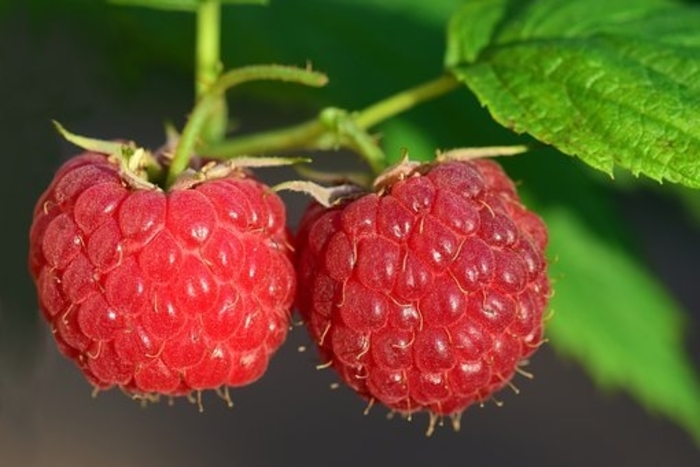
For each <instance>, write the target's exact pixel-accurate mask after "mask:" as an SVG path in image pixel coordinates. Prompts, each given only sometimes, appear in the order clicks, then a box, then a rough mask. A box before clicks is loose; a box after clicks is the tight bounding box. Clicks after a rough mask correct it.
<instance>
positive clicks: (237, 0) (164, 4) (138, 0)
mask: <svg viewBox="0 0 700 467" xmlns="http://www.w3.org/2000/svg"><path fill="white" fill-rule="evenodd" d="M107 1H108V2H109V3H113V4H115V5H125V6H139V7H147V8H153V9H156V10H174V11H197V9H198V8H199V6H200V5H201V4H202V3H204V2H205V1H206V0H107ZM219 3H221V4H252V5H267V4H268V0H219Z"/></svg>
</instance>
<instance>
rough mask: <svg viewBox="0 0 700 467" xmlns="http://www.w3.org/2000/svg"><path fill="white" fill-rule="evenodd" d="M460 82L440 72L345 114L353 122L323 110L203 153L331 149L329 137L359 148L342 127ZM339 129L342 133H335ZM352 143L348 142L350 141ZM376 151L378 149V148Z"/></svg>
mask: <svg viewBox="0 0 700 467" xmlns="http://www.w3.org/2000/svg"><path fill="white" fill-rule="evenodd" d="M458 86H459V82H458V81H457V80H456V79H455V78H454V77H453V76H452V75H445V76H441V77H439V78H437V79H434V80H432V81H429V82H427V83H424V84H421V85H419V86H416V87H413V88H410V89H407V90H405V91H402V92H399V93H397V94H394V95H393V96H390V97H387V98H386V99H382V100H381V101H379V102H377V103H375V104H373V105H370V106H369V107H366V108H365V109H363V110H361V111H359V112H356V113H353V114H347V112H345V114H346V115H347V117H346V118H348V119H349V120H351V121H352V123H353V125H351V126H348V125H328V121H327V119H326V118H324V116H325V115H326V113H325V111H322V112H321V113H320V114H319V117H317V118H316V119H314V120H310V121H308V122H305V123H302V124H299V125H295V126H292V127H287V128H282V129H279V130H272V131H266V132H262V133H256V134H252V135H249V136H242V137H238V138H233V139H230V140H226V141H222V142H220V143H214V144H211V145H209V146H207V147H205V148H204V149H203V151H202V154H203V155H205V156H207V157H212V158H216V159H228V158H231V157H235V156H239V155H241V154H247V155H253V154H259V153H262V152H273V151H283V150H299V149H330V146H332V145H331V144H329V141H334V142H338V141H341V142H343V141H345V144H344V145H345V146H346V147H347V146H351V147H353V149H356V147H355V146H356V143H357V139H356V138H355V137H351V138H349V139H348V138H338V137H337V136H352V135H345V134H343V128H355V129H361V130H367V129H368V128H370V127H372V126H375V125H377V124H378V123H381V122H383V121H385V120H387V119H389V118H390V117H393V116H395V115H397V114H400V113H401V112H404V111H406V110H408V109H410V108H412V107H414V106H416V105H418V104H420V103H422V102H425V101H428V100H431V99H434V98H436V97H438V96H440V95H442V94H446V93H448V92H449V91H452V90H453V89H455V88H457V87H458ZM338 129H340V132H341V134H340V135H337V134H335V133H336V132H337V131H338ZM348 143H349V144H348ZM364 152H365V153H364V154H363V157H365V159H366V160H367V162H368V163H369V165H370V166H371V167H372V168H373V169H374V170H375V171H377V170H379V168H380V166H381V165H383V163H384V161H378V160H376V157H374V156H370V157H368V155H367V153H366V151H364ZM375 152H376V151H375Z"/></svg>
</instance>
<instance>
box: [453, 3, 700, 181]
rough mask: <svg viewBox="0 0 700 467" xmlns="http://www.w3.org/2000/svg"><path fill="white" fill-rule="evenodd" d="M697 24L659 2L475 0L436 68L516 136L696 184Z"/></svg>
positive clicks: (602, 164) (696, 18) (699, 129)
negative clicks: (443, 61) (524, 135)
mask: <svg viewBox="0 0 700 467" xmlns="http://www.w3.org/2000/svg"><path fill="white" fill-rule="evenodd" d="M699 22H700V9H698V8H695V7H691V6H688V5H684V4H679V3H677V2H671V1H664V0H645V1H639V0H637V1H634V0H624V1H614V2H612V1H609V0H573V1H572V0H530V1H522V0H512V1H509V0H480V1H477V2H470V3H468V4H467V5H465V6H464V7H463V8H462V9H461V10H460V11H459V12H458V13H457V14H456V15H455V16H454V18H453V20H452V23H451V25H450V28H449V42H448V51H447V54H446V63H447V65H448V67H450V68H451V69H452V70H453V71H454V72H455V73H456V75H457V76H458V77H459V78H460V79H461V80H463V81H464V83H465V84H466V85H467V86H468V87H469V88H470V89H471V90H472V91H473V92H474V93H475V94H476V95H477V96H478V98H479V100H480V101H481V102H482V103H483V104H484V105H486V106H488V108H489V110H490V111H491V114H492V115H493V117H494V118H495V119H496V120H497V121H498V122H499V123H501V124H502V125H504V126H506V127H508V128H510V129H512V130H514V131H516V132H518V133H520V132H527V133H530V134H531V135H533V136H535V137H536V138H537V139H539V140H541V141H544V142H546V143H550V144H553V145H554V146H556V147H557V148H558V149H560V150H561V151H563V152H565V153H568V154H572V155H576V156H578V157H580V158H581V159H583V160H584V161H585V162H586V163H588V164H590V165H591V166H593V167H595V168H597V169H599V170H603V171H605V172H607V173H609V174H611V175H612V174H613V169H614V167H615V166H620V167H623V168H626V169H628V170H630V171H631V172H632V173H633V174H635V175H639V174H643V175H646V176H648V177H650V178H653V179H656V180H659V181H661V180H669V181H671V182H676V183H682V184H684V185H687V186H689V187H693V188H698V187H700V166H699V165H698V164H697V158H698V156H699V155H700V152H699V151H700V150H699V149H698V148H700V125H699V124H698V123H700V120H699V119H698V114H697V108H698V106H699V105H700V82H698V80H697V79H696V76H697V73H698V72H699V71H700V29H698V28H697V24H699Z"/></svg>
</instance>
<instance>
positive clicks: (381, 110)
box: [355, 75, 459, 129]
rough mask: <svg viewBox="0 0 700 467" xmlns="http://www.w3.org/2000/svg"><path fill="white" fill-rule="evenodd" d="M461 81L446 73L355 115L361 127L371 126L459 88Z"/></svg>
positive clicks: (356, 121)
mask: <svg viewBox="0 0 700 467" xmlns="http://www.w3.org/2000/svg"><path fill="white" fill-rule="evenodd" d="M458 86H459V81H457V79H456V78H455V77H454V76H452V75H444V76H441V77H439V78H437V79H434V80H432V81H429V82H427V83H424V84H421V85H419V86H416V87H413V88H410V89H407V90H405V91H401V92H399V93H397V94H394V95H393V96H390V97H387V98H386V99H382V100H381V101H379V102H377V103H376V104H373V105H370V106H369V107H366V108H365V109H364V110H362V111H361V112H359V113H358V114H357V115H356V116H355V123H356V124H357V126H358V127H360V128H365V129H366V128H370V127H373V126H374V125H376V124H377V123H380V122H383V121H384V120H387V119H388V118H390V117H393V116H394V115H397V114H400V113H401V112H405V111H406V110H409V109H411V108H412V107H414V106H416V105H417V104H420V103H421V102H425V101H429V100H431V99H434V98H436V97H438V96H441V95H442V94H446V93H448V92H449V91H452V90H453V89H455V88H457V87H458Z"/></svg>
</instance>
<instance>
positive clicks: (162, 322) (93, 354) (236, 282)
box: [29, 152, 296, 396]
mask: <svg viewBox="0 0 700 467" xmlns="http://www.w3.org/2000/svg"><path fill="white" fill-rule="evenodd" d="M29 263H30V270H31V274H32V277H33V278H34V281H35V283H36V287H37V291H38V295H39V304H40V308H41V310H42V311H43V315H44V317H45V318H46V320H47V321H48V322H49V324H50V325H51V329H52V331H53V335H54V338H55V340H56V343H57V345H58V348H59V350H60V351H61V352H62V353H63V354H64V355H65V356H66V357H68V358H69V359H71V360H73V361H74V362H75V363H76V364H77V366H78V367H79V368H80V370H81V371H82V372H83V373H84V374H85V376H86V377H87V379H88V380H89V381H90V382H91V383H92V384H93V385H94V386H95V387H96V388H98V389H107V388H109V387H112V386H118V387H120V388H122V389H123V390H124V391H125V392H127V393H130V394H133V395H135V396H153V395H160V394H162V395H169V396H178V395H187V394H190V393H191V392H192V391H201V390H205V389H218V388H221V387H224V388H227V387H228V386H241V385H246V384H249V383H251V382H253V381H255V380H257V379H258V378H260V377H261V376H262V374H263V373H264V372H265V370H266V368H267V365H268V361H269V359H270V358H271V356H272V354H273V353H274V352H275V351H276V350H277V349H278V348H279V347H280V345H281V344H282V342H283V341H284V340H285V338H286V334H287V330H288V327H289V315H290V308H291V305H292V302H293V299H294V290H295V286H296V279H295V275H294V268H293V263H292V257H291V249H290V248H289V238H288V232H287V230H286V227H285V210H284V206H283V204H282V202H281V200H280V198H279V197H278V196H277V195H276V194H274V193H272V192H271V191H270V190H269V189H268V188H267V187H266V186H265V185H263V184H262V183H260V182H258V181H256V180H255V179H253V178H252V177H250V176H248V175H247V174H245V173H243V172H241V171H238V172H233V173H231V174H229V175H228V176H224V177H222V178H216V179H209V180H205V181H202V182H201V183H194V184H190V186H189V187H179V188H173V189H171V190H169V191H163V190H161V189H159V188H157V187H147V186H146V185H143V186H137V185H135V184H134V183H130V180H128V179H127V177H126V176H125V175H124V173H123V172H122V171H121V170H120V168H119V166H118V165H117V164H116V163H113V161H112V159H111V158H109V157H107V156H105V155H101V154H97V153H93V152H87V153H83V154H81V155H79V156H76V157H74V158H72V159H70V160H69V161H68V162H66V163H65V164H64V165H63V166H62V167H61V168H60V169H59V170H58V172H57V173H56V176H55V178H54V179H53V181H52V182H51V185H50V186H49V188H48V189H47V190H46V191H45V192H44V193H43V195H42V196H41V198H40V199H39V201H38V203H37V205H36V208H35V210H34V221H33V224H32V227H31V233H30V259H29Z"/></svg>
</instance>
